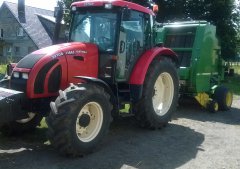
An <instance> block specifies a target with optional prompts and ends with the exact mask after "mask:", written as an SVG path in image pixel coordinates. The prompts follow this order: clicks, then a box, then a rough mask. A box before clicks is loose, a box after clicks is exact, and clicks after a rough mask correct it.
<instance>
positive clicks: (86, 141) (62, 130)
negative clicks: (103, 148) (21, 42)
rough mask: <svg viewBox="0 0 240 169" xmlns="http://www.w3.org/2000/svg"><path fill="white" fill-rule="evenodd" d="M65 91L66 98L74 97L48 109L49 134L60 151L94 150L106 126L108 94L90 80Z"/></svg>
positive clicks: (73, 153) (77, 153) (72, 153)
mask: <svg viewBox="0 0 240 169" xmlns="http://www.w3.org/2000/svg"><path fill="white" fill-rule="evenodd" d="M64 92H66V97H67V100H69V99H74V100H75V101H73V102H71V103H68V104H65V105H62V106H61V107H59V108H58V111H57V113H54V112H51V113H50V115H49V116H48V117H47V119H46V121H47V125H48V133H47V134H48V138H49V140H50V142H51V145H52V146H53V147H54V148H55V149H56V150H57V151H59V153H60V154H61V155H64V156H71V157H76V156H82V155H86V154H89V153H91V152H93V151H95V148H96V147H97V145H98V144H99V142H100V141H101V140H102V139H103V137H104V136H105V135H106V134H107V132H108V130H109V126H110V122H111V110H112V105H111V103H110V96H109V95H108V94H107V93H106V92H105V91H104V89H103V88H101V87H99V86H97V85H92V84H82V85H79V87H77V88H76V89H74V90H71V89H70V90H69V89H66V90H65V91H64ZM88 106H89V107H88ZM92 117H93V119H91V118H92ZM84 119H85V121H84ZM86 119H88V120H86ZM94 120H95V121H94Z"/></svg>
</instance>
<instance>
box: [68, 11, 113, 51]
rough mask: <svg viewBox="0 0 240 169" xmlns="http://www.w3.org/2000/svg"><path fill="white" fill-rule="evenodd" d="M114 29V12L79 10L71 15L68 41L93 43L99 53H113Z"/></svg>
mask: <svg viewBox="0 0 240 169" xmlns="http://www.w3.org/2000/svg"><path fill="white" fill-rule="evenodd" d="M116 28H117V13H116V12H113V11H106V10H104V11H103V10H102V11H101V10H87V11H86V10H83V9H81V10H78V11H76V12H75V13H74V14H73V20H72V26H71V34H70V41H73V42H90V43H94V44H96V45H98V47H99V50H100V51H101V52H113V51H114V49H115V48H116V45H115V44H116V43H115V40H116Z"/></svg>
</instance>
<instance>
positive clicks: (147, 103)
mask: <svg viewBox="0 0 240 169" xmlns="http://www.w3.org/2000/svg"><path fill="white" fill-rule="evenodd" d="M163 79H165V84H164V82H163V81H164V80H163ZM159 80H160V81H161V82H159ZM159 83H161V84H159ZM162 87H163V88H162ZM157 89H164V90H161V92H162V91H164V92H162V93H163V94H162V93H161V92H160V93H158V91H157ZM165 91H166V92H165ZM167 95H169V96H167ZM159 97H160V98H161V100H160V101H162V104H165V105H164V106H165V107H166V106H167V108H165V109H164V108H163V109H161V110H162V113H161V110H160V109H159V107H160V101H159V102H158V101H156V99H157V100H158V99H159ZM163 97H166V98H167V99H166V100H167V101H166V102H165V100H164V99H163ZM177 101H178V74H177V70H176V66H175V65H174V63H173V62H172V61H171V60H170V59H168V58H165V57H163V58H160V59H159V58H156V59H154V60H153V62H152V63H151V64H150V66H149V69H148V71H147V74H146V78H145V81H144V84H143V94H142V98H141V100H140V101H139V102H138V103H137V104H136V105H135V108H134V109H135V110H136V111H135V117H136V119H137V122H138V123H139V125H140V126H141V127H144V128H148V129H159V128H162V127H165V126H166V125H167V123H168V122H169V121H170V120H171V116H172V114H173V113H174V111H175V109H176V106H177ZM163 102H164V103H163Z"/></svg>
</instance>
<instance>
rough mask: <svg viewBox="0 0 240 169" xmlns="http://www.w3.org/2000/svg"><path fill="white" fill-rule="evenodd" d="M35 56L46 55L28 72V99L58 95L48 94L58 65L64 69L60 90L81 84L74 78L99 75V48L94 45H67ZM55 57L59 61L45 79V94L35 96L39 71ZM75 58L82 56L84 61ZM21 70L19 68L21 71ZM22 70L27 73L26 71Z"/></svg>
mask: <svg viewBox="0 0 240 169" xmlns="http://www.w3.org/2000/svg"><path fill="white" fill-rule="evenodd" d="M34 54H46V55H45V56H44V57H42V58H41V59H40V60H39V61H38V62H37V63H36V64H35V65H34V67H33V68H32V69H31V70H28V71H30V73H29V79H28V81H27V91H26V94H27V97H28V98H46V97H50V96H56V95H57V93H48V86H47V84H48V80H49V76H50V74H51V72H52V71H53V70H54V68H56V67H57V66H58V65H61V67H62V78H61V85H60V89H62V90H63V89H66V87H68V86H69V83H79V82H80V80H79V79H76V78H73V76H90V77H95V78H96V77H97V75H98V48H97V46H96V45H94V44H90V43H79V42H73V43H65V44H60V45H54V46H50V47H47V48H43V49H40V50H37V51H35V52H34ZM55 56H56V57H57V59H58V60H59V61H58V63H57V64H56V65H54V66H53V67H52V68H51V69H50V71H49V72H48V73H47V75H46V78H45V79H44V80H45V81H44V93H42V94H34V83H35V80H36V77H37V75H38V73H39V71H40V70H41V69H42V67H43V66H44V65H45V64H46V63H49V62H50V61H51V60H53V59H55ZM74 56H82V57H83V58H84V61H79V60H76V59H73V57H74ZM20 69H21V68H20ZM20 69H19V68H18V70H19V71H20ZM14 70H15V69H14ZM16 70H17V69H16ZM21 70H23V71H26V69H21Z"/></svg>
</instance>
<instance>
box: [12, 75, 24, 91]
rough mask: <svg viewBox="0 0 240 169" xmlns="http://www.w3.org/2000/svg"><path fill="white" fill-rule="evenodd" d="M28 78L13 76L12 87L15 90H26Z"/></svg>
mask: <svg viewBox="0 0 240 169" xmlns="http://www.w3.org/2000/svg"><path fill="white" fill-rule="evenodd" d="M26 86H27V80H25V79H20V78H14V77H13V76H12V77H11V81H10V87H11V89H13V90H17V91H21V92H26Z"/></svg>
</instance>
